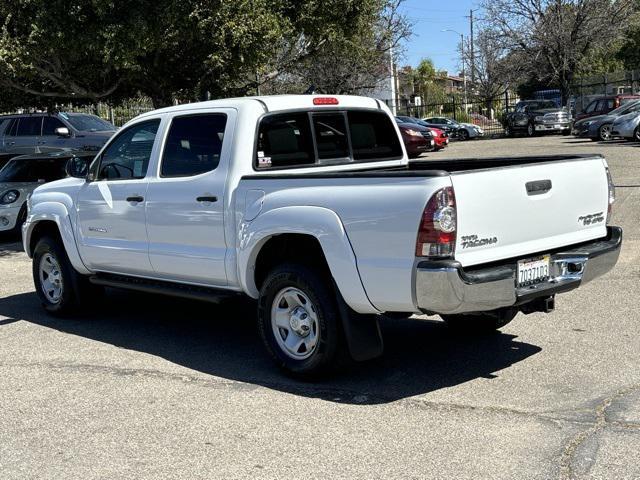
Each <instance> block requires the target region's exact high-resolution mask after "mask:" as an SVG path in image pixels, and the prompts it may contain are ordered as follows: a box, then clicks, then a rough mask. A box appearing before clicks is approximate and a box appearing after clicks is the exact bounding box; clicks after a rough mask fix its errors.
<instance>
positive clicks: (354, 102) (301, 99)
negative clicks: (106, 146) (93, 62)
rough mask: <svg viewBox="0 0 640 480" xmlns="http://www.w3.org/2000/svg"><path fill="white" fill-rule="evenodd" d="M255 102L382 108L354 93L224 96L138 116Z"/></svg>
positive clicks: (281, 106) (269, 107)
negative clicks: (330, 101) (329, 100)
mask: <svg viewBox="0 0 640 480" xmlns="http://www.w3.org/2000/svg"><path fill="white" fill-rule="evenodd" d="M315 99H335V101H333V100H332V103H327V104H322V103H320V104H318V103H314V100H315ZM336 101H337V103H336ZM315 102H322V100H315ZM255 103H259V104H261V105H262V107H263V108H264V109H265V110H266V111H267V112H275V111H280V110H293V109H303V108H329V109H335V108H336V107H338V108H340V107H342V108H344V107H350V108H375V109H381V108H382V104H381V103H380V102H379V101H378V100H376V99H374V98H370V97H359V96H355V95H265V96H255V97H237V98H224V99H220V100H207V101H205V102H195V103H185V104H182V105H175V106H173V107H166V108H161V109H159V110H153V111H151V112H146V113H143V114H142V115H140V116H139V117H138V118H142V117H147V116H150V115H156V114H159V113H172V112H180V111H188V110H197V109H206V108H216V107H229V108H241V107H243V106H245V105H249V104H254V105H255Z"/></svg>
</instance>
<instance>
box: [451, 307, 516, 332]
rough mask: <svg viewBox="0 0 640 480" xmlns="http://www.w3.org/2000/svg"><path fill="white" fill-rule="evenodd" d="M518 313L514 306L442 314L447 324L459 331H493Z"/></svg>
mask: <svg viewBox="0 0 640 480" xmlns="http://www.w3.org/2000/svg"><path fill="white" fill-rule="evenodd" d="M517 314H518V311H517V310H515V309H512V308H506V309H501V310H496V311H493V312H483V313H464V314H457V315H440V316H441V317H442V319H443V320H444V321H445V322H446V323H447V326H448V327H450V328H451V329H453V330H455V331H458V332H468V333H491V332H495V331H496V330H498V329H500V328H502V327H504V326H505V325H507V324H508V323H509V322H511V320H513V319H514V317H515V316H516V315H517Z"/></svg>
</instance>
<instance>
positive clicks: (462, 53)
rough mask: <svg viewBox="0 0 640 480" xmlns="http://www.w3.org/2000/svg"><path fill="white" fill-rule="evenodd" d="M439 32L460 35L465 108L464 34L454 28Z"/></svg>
mask: <svg viewBox="0 0 640 480" xmlns="http://www.w3.org/2000/svg"><path fill="white" fill-rule="evenodd" d="M440 31H441V32H453V33H457V34H458V35H460V60H461V61H462V85H463V89H464V103H465V108H466V104H467V72H466V68H465V63H466V62H465V61H464V34H462V33H460V32H458V31H456V30H452V29H450V28H445V29H444V30H440Z"/></svg>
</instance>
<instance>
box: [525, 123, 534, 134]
mask: <svg viewBox="0 0 640 480" xmlns="http://www.w3.org/2000/svg"><path fill="white" fill-rule="evenodd" d="M535 134H536V127H534V126H533V123H530V124H529V125H527V135H529V136H530V137H533V136H534V135H535Z"/></svg>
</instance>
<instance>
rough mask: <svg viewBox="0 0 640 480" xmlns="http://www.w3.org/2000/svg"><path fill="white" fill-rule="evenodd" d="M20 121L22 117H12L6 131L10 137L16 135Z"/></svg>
mask: <svg viewBox="0 0 640 480" xmlns="http://www.w3.org/2000/svg"><path fill="white" fill-rule="evenodd" d="M19 121H20V119H18V118H12V119H11V120H9V122H10V123H9V125H8V126H7V127H6V128H7V129H6V132H7V136H9V137H15V136H16V131H17V130H18V122H19Z"/></svg>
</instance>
